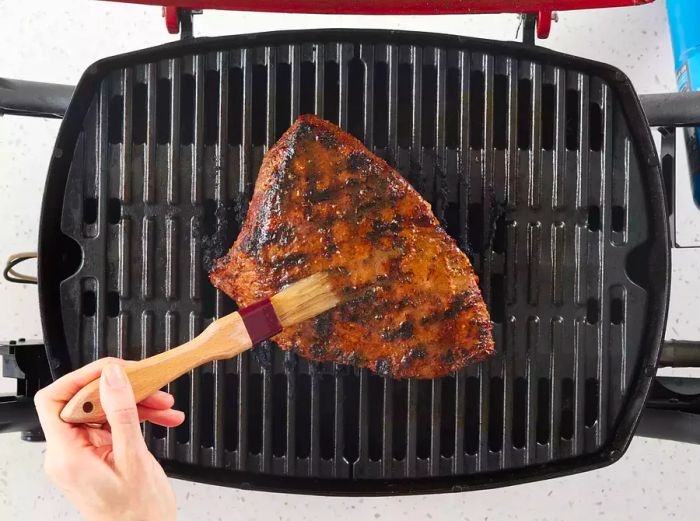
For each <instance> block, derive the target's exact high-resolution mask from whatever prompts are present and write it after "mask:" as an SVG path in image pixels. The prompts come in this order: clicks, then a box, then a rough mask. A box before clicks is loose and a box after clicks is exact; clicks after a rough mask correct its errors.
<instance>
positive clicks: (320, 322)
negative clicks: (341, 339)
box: [314, 313, 333, 338]
mask: <svg viewBox="0 0 700 521" xmlns="http://www.w3.org/2000/svg"><path fill="white" fill-rule="evenodd" d="M314 329H315V330H316V333H317V334H318V336H320V337H321V338H328V337H330V336H331V331H332V330H333V319H332V318H331V314H330V313H322V314H321V315H319V316H317V317H316V318H315V319H314Z"/></svg>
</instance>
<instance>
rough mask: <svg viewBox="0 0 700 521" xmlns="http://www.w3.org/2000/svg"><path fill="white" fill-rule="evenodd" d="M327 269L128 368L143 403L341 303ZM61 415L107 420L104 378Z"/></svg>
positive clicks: (73, 420)
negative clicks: (194, 372) (181, 380)
mask: <svg viewBox="0 0 700 521" xmlns="http://www.w3.org/2000/svg"><path fill="white" fill-rule="evenodd" d="M340 302H341V300H340V298H339V297H338V296H337V294H336V293H335V291H334V290H333V287H332V285H331V283H330V280H329V278H328V276H327V275H326V274H323V273H317V274H315V275H311V276H310V277H307V278H305V279H302V280H300V281H298V282H295V283H294V284H291V285H290V286H288V287H286V288H284V289H283V290H282V291H280V292H279V293H277V294H276V295H274V296H272V297H270V298H269V299H264V300H261V301H260V302H256V303H255V304H253V305H251V306H248V307H247V308H244V309H241V310H239V311H237V312H236V313H231V314H230V315H226V316H225V317H222V318H220V319H218V320H216V321H214V322H213V323H212V324H210V325H209V326H208V327H207V328H206V329H205V330H204V331H203V332H202V333H201V334H200V335H199V336H197V337H196V338H194V339H192V340H190V341H189V342H187V343H185V344H183V345H181V346H179V347H176V348H173V349H170V350H168V351H164V352H163V353H159V354H157V355H154V356H151V357H149V358H145V359H143V360H140V361H138V362H135V363H133V364H131V365H128V366H127V367H125V368H124V370H125V371H126V374H127V377H128V378H129V381H130V382H131V386H132V387H133V389H134V396H135V397H136V401H137V402H139V401H141V400H143V399H144V398H146V397H148V396H150V395H151V394H153V393H154V392H156V391H157V390H159V389H160V388H162V387H163V386H165V385H166V384H168V383H170V382H172V381H173V380H175V379H176V378H178V377H179V376H181V375H183V374H185V373H186V372H188V371H190V370H192V369H194V368H195V367H198V366H200V365H203V364H206V363H207V362H211V361H212V360H223V359H226V358H231V357H233V356H236V355H238V354H240V353H242V352H243V351H246V350H248V349H250V348H251V347H253V346H254V345H255V344H257V343H258V342H261V341H263V340H265V339H267V338H270V337H272V336H274V335H276V334H277V333H279V332H280V331H282V329H283V328H285V327H289V326H292V325H294V324H298V323H299V322H303V321H304V320H307V319H309V318H313V317H315V316H317V315H320V314H321V313H323V312H324V311H328V310H329V309H331V308H333V307H335V306H337V305H338V304H340ZM61 419H63V420H64V421H66V422H69V423H103V422H104V421H105V414H104V411H103V410H102V406H101V404H100V382H99V378H98V379H96V380H94V381H92V382H90V383H89V384H88V385H86V386H85V387H83V388H82V389H81V390H80V391H78V393H77V394H76V395H75V396H73V398H72V399H71V400H70V401H69V402H68V403H67V404H66V406H65V407H64V408H63V411H62V412H61Z"/></svg>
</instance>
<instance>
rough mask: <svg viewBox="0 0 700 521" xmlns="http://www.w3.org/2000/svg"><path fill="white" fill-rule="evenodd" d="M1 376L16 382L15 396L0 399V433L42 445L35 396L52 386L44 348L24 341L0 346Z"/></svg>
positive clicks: (2, 343) (0, 397) (5, 343)
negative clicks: (12, 433) (9, 433)
mask: <svg viewBox="0 0 700 521" xmlns="http://www.w3.org/2000/svg"><path fill="white" fill-rule="evenodd" d="M0 357H1V358H2V370H1V371H0V376H3V377H5V378H14V379H15V380H17V391H16V395H10V396H0V433H3V432H21V433H22V439H23V440H25V441H43V440H44V434H43V432H42V431H41V427H40V426H39V419H38V417H37V415H36V410H35V409H34V402H33V400H32V398H33V397H34V394H36V392H37V391H38V390H39V389H41V388H42V387H45V386H46V385H48V384H49V383H50V382H51V374H50V372H49V364H48V361H47V358H46V350H45V349H44V344H43V343H42V342H38V341H27V340H25V339H24V338H20V339H19V340H10V341H9V342H0Z"/></svg>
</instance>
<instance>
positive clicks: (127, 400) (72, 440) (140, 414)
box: [34, 358, 185, 521]
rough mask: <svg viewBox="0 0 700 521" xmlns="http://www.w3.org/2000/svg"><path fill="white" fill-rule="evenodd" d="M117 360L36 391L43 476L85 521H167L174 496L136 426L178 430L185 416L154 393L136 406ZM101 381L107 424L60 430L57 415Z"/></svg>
mask: <svg viewBox="0 0 700 521" xmlns="http://www.w3.org/2000/svg"><path fill="white" fill-rule="evenodd" d="M126 363H128V362H125V361H123V360H119V359H117V358H103V359H101V360H97V361H96V362H93V363H92V364H89V365H86V366H85V367H83V368H81V369H78V370H77V371H74V372H72V373H70V374H67V375H66V376H64V377H63V378H60V379H58V380H56V381H55V382H54V383H53V384H51V385H49V386H48V387H46V388H44V389H42V390H40V391H39V392H38V393H37V394H36V396H35V397H34V403H35V405H36V409H37V413H38V414H39V421H40V422H41V427H42V429H43V430H44V435H45V436H46V459H45V461H44V468H45V470H46V473H47V474H48V476H49V478H51V480H52V481H53V482H54V483H55V484H56V485H58V487H59V488H60V489H62V490H63V492H64V493H65V495H66V496H67V497H68V499H69V500H70V501H71V502H73V504H74V505H75V506H76V507H77V508H78V510H80V512H81V514H82V515H83V516H84V517H85V519H87V520H88V521H116V520H119V521H136V520H138V521H142V520H148V521H170V520H174V519H175V515H176V508H175V495H174V494H173V490H172V488H171V486H170V483H169V482H168V479H167V477H166V475H165V472H164V471H163V469H162V468H161V466H160V465H159V464H158V462H157V461H156V460H155V458H154V457H153V456H152V455H151V453H150V452H149V451H148V448H147V447H146V443H145V442H144V440H143V437H142V436H141V430H140V428H139V422H140V421H150V422H152V423H155V424H158V425H162V426H164V427H176V426H178V425H180V424H181V423H182V422H183V421H184V419H185V415H184V413H182V412H180V411H176V410H173V409H172V406H173V404H174V399H173V397H172V396H171V395H170V394H168V393H165V392H162V391H159V392H157V393H155V394H153V395H151V396H149V397H148V398H146V399H145V400H143V401H142V402H141V403H139V404H138V405H137V404H136V403H135V400H134V393H133V390H132V388H131V385H130V384H129V380H128V379H127V377H126V374H125V373H124V370H123V369H122V367H121V366H122V365H124V364H126ZM100 373H102V378H101V379H100V400H101V402H102V405H103V407H104V410H105V414H106V416H107V422H108V423H107V424H105V425H104V426H102V427H101V428H97V427H89V426H87V425H77V424H70V423H64V422H63V421H62V420H61V419H60V417H59V414H60V413H61V410H62V409H63V407H64V406H65V405H66V403H67V402H68V401H69V400H70V399H71V398H72V397H73V395H74V394H75V393H76V392H78V391H79V390H80V389H81V388H82V387H84V386H85V385H86V384H88V383H89V382H91V381H92V380H94V379H96V378H97V377H98V376H100Z"/></svg>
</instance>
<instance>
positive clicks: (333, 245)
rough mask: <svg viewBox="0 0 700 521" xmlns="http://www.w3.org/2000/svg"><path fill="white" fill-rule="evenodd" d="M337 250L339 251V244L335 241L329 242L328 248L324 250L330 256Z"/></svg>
mask: <svg viewBox="0 0 700 521" xmlns="http://www.w3.org/2000/svg"><path fill="white" fill-rule="evenodd" d="M337 251H338V245H337V244H336V243H334V242H328V243H327V244H326V249H325V251H324V254H325V256H326V257H330V256H332V255H333V254H334V253H335V252H337Z"/></svg>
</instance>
